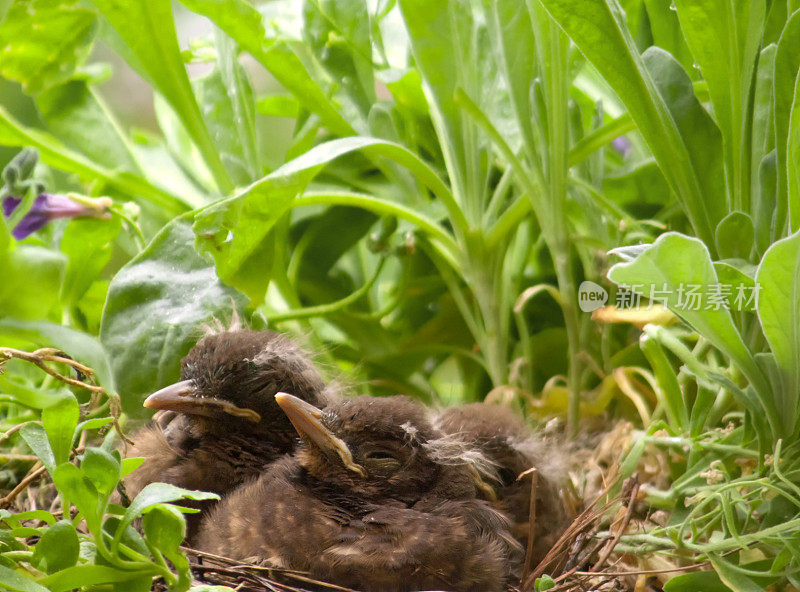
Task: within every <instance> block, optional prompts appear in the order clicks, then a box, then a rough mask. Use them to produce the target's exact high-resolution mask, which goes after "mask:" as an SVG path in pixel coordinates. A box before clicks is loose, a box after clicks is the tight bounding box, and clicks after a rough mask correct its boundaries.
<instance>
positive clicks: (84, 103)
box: [36, 80, 139, 172]
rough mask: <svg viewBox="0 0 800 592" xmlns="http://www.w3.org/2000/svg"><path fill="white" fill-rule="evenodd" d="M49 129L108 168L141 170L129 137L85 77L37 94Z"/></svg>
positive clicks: (38, 102) (37, 101)
mask: <svg viewBox="0 0 800 592" xmlns="http://www.w3.org/2000/svg"><path fill="white" fill-rule="evenodd" d="M36 106H37V107H38V108H39V113H41V115H42V119H44V121H45V123H46V124H47V128H48V130H49V131H50V132H51V133H53V134H54V135H55V136H56V137H58V138H59V139H60V140H61V141H62V142H64V143H66V144H67V145H69V146H70V147H72V148H74V149H76V150H78V151H79V152H81V154H83V155H84V156H86V157H87V158H90V159H92V160H93V161H94V162H96V163H98V164H100V165H102V166H104V167H108V168H109V169H112V170H114V169H116V170H125V171H131V172H138V171H139V167H138V165H137V163H136V160H135V159H134V157H133V154H132V152H131V147H130V146H129V144H128V142H129V141H128V139H127V138H126V137H125V136H124V135H123V132H122V130H121V129H120V127H119V124H118V123H117V122H116V121H115V120H114V119H113V118H112V116H111V114H110V113H109V111H108V109H107V108H106V107H105V105H104V104H102V103H101V102H100V99H99V98H98V96H97V95H96V94H95V92H94V90H93V89H92V88H91V87H90V86H89V84H88V83H87V82H86V81H85V80H70V81H68V82H66V83H64V84H61V85H59V86H55V87H53V88H50V89H49V90H47V91H45V92H43V93H42V94H40V95H39V96H38V97H37V98H36Z"/></svg>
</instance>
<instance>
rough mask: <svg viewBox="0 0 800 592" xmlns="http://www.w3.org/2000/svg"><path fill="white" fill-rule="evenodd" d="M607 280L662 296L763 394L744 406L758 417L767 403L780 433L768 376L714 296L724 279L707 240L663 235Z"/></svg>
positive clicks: (774, 425) (667, 303) (613, 268)
mask: <svg viewBox="0 0 800 592" xmlns="http://www.w3.org/2000/svg"><path fill="white" fill-rule="evenodd" d="M608 277H609V279H610V280H611V281H613V282H614V283H616V284H618V285H623V286H629V287H630V288H631V289H632V290H633V291H635V292H638V293H640V294H643V295H644V296H649V295H650V294H657V295H658V297H659V299H660V300H663V301H664V303H665V304H666V306H667V307H669V309H670V310H672V312H674V313H675V314H677V315H678V316H679V317H681V318H682V319H683V320H685V321H686V322H687V323H688V324H689V325H690V326H691V327H692V328H693V329H694V330H695V331H697V332H698V333H700V335H702V336H703V337H705V338H706V339H708V340H709V341H710V342H711V343H712V344H713V345H714V346H715V347H716V348H718V349H719V350H720V351H722V352H723V353H724V354H726V355H727V356H728V357H730V358H731V359H732V360H733V361H734V362H735V363H736V364H737V365H738V366H739V368H740V369H741V370H742V372H743V373H744V375H745V376H746V377H747V378H748V379H749V380H750V382H751V384H752V385H753V387H754V388H755V389H756V391H757V392H758V394H759V403H760V404H759V403H755V402H753V401H750V400H746V401H743V403H744V404H746V405H749V406H750V408H751V411H753V412H755V413H761V412H762V409H761V408H760V407H761V406H762V405H763V409H764V410H766V412H767V417H768V419H769V422H770V425H771V426H772V429H773V430H775V431H776V433H778V432H779V431H780V430H781V425H782V424H781V421H780V419H779V417H778V412H777V409H776V407H775V403H774V401H773V399H772V395H771V392H770V389H769V385H768V383H767V381H766V378H765V377H764V375H763V374H762V372H761V370H760V368H759V367H758V365H757V364H756V362H755V360H754V359H753V356H752V355H751V353H750V351H749V350H748V349H747V347H746V346H745V344H744V341H743V340H742V337H741V336H740V335H739V332H738V331H737V330H736V326H735V325H734V324H733V319H732V318H731V314H730V312H729V311H728V310H727V309H726V308H725V307H724V306H716V304H715V302H714V300H713V299H712V297H711V296H710V295H711V294H712V293H713V292H714V290H715V289H716V288H715V286H718V285H719V279H718V278H717V274H716V272H715V271H714V266H713V264H712V262H711V257H710V256H709V253H708V249H707V248H706V246H705V245H704V244H703V243H702V241H700V240H698V239H696V238H691V237H688V236H685V235H682V234H678V233H675V232H668V233H665V234H662V235H661V236H660V237H658V240H656V242H655V243H653V245H652V246H651V247H650V248H648V249H646V250H645V251H644V252H642V253H641V254H640V255H639V256H638V257H636V258H635V259H633V260H632V261H626V262H623V263H617V264H616V265H614V266H613V267H612V268H611V269H610V270H609V272H608ZM693 286H697V289H696V290H694V291H695V293H696V294H697V297H692V299H691V300H690V298H689V295H688V294H689V291H690V290H692V287H693Z"/></svg>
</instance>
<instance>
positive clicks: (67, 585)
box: [40, 565, 156, 592]
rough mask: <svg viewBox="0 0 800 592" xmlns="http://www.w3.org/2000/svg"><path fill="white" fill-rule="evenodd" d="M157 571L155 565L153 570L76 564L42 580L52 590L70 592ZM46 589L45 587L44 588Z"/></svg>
mask: <svg viewBox="0 0 800 592" xmlns="http://www.w3.org/2000/svg"><path fill="white" fill-rule="evenodd" d="M155 573H156V569H155V566H153V570H152V571H126V570H122V569H119V568H117V567H108V566H105V565H75V566H73V567H68V568H67V569H65V570H62V571H59V572H56V573H54V574H51V575H49V576H47V577H45V578H42V579H41V580H40V581H41V583H42V584H43V585H44V586H47V588H46V589H47V590H50V592H68V591H69V590H75V589H78V588H82V587H84V586H86V587H88V586H96V585H98V584H106V583H110V582H125V581H128V580H134V579H138V578H141V577H143V576H145V577H147V576H149V577H150V578H151V579H152V575H154V574H155ZM43 589H44V588H43Z"/></svg>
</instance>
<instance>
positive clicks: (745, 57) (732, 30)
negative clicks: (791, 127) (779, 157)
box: [675, 0, 766, 211]
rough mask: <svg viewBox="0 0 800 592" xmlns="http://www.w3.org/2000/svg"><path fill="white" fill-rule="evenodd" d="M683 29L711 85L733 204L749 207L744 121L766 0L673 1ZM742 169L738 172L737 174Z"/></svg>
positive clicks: (741, 207) (738, 207)
mask: <svg viewBox="0 0 800 592" xmlns="http://www.w3.org/2000/svg"><path fill="white" fill-rule="evenodd" d="M675 7H676V8H677V10H678V17H679V18H680V22H681V29H682V30H683V34H684V35H685V37H686V41H687V42H688V44H689V47H690V49H691V50H692V54H693V55H694V58H695V61H696V63H697V64H698V66H699V67H700V70H701V71H702V73H703V78H704V79H705V81H706V82H707V83H708V92H709V95H710V96H711V103H712V104H713V106H714V116H715V117H716V120H717V124H718V125H719V129H720V130H721V132H722V137H723V147H724V150H725V153H726V162H727V172H728V183H729V186H730V187H731V192H732V194H733V206H734V208H737V209H743V210H744V211H749V209H750V204H749V192H750V164H749V158H750V154H749V146H748V144H747V141H748V138H747V137H746V132H745V130H746V126H745V124H744V123H745V120H746V118H747V117H748V113H747V111H748V103H749V99H750V93H751V88H750V87H751V81H752V77H753V68H754V67H755V60H756V57H757V56H758V50H759V44H760V42H761V35H762V27H763V24H764V18H765V15H766V3H765V1H764V0H734V1H728V0H675ZM737 173H738V175H737Z"/></svg>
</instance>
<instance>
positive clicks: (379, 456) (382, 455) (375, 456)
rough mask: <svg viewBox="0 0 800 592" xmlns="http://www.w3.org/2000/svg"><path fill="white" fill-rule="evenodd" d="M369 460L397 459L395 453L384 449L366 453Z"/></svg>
mask: <svg viewBox="0 0 800 592" xmlns="http://www.w3.org/2000/svg"><path fill="white" fill-rule="evenodd" d="M366 458H367V459H368V460H396V459H395V457H394V455H392V454H390V453H389V452H386V451H384V450H375V451H374V452H369V453H367V454H366Z"/></svg>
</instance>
